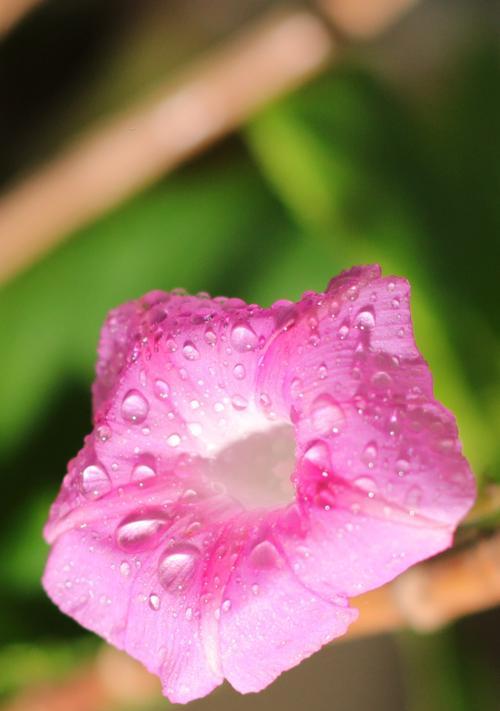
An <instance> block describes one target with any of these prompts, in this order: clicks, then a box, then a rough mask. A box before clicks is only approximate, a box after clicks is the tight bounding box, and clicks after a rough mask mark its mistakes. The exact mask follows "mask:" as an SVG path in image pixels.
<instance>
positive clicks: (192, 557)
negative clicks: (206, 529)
mask: <svg viewBox="0 0 500 711" xmlns="http://www.w3.org/2000/svg"><path fill="white" fill-rule="evenodd" d="M199 557H200V551H199V549H198V548H197V547H196V546H194V545H192V544H190V543H177V544H175V545H173V546H170V547H169V548H167V550H166V551H165V552H164V553H163V555H162V557H161V559H160V562H159V565H158V577H159V579H160V583H161V584H162V586H163V587H164V588H165V590H168V591H173V590H182V589H183V588H185V587H186V585H187V583H188V582H189V580H190V578H191V577H192V575H193V574H194V571H195V568H196V564H197V562H198V559H199Z"/></svg>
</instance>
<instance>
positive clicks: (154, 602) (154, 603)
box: [149, 593, 160, 610]
mask: <svg viewBox="0 0 500 711" xmlns="http://www.w3.org/2000/svg"><path fill="white" fill-rule="evenodd" d="M149 607H150V608H151V609H152V610H159V609H160V598H159V597H158V595H155V593H151V595H150V596H149Z"/></svg>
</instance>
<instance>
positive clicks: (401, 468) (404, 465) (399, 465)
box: [396, 459, 410, 477]
mask: <svg viewBox="0 0 500 711" xmlns="http://www.w3.org/2000/svg"><path fill="white" fill-rule="evenodd" d="M409 468H410V464H409V462H408V461H407V460H406V459H398V461H397V462H396V472H397V475H398V476H399V477H403V476H404V475H405V474H406V472H407V471H408V469H409Z"/></svg>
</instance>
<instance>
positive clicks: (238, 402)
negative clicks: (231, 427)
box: [231, 395, 248, 410]
mask: <svg viewBox="0 0 500 711" xmlns="http://www.w3.org/2000/svg"><path fill="white" fill-rule="evenodd" d="M231 405H232V406H233V407H234V409H235V410H245V409H246V408H247V407H248V400H247V399H246V398H245V397H243V396H242V395H233V397H232V398H231Z"/></svg>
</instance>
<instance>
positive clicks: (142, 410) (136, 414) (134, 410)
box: [121, 390, 149, 425]
mask: <svg viewBox="0 0 500 711" xmlns="http://www.w3.org/2000/svg"><path fill="white" fill-rule="evenodd" d="M121 412H122V417H123V419H124V420H126V421H127V422H131V423H132V424H134V425H138V424H140V423H141V422H144V420H145V419H146V417H147V414H148V412H149V403H148V401H147V400H146V398H145V397H144V395H141V393H140V392H139V391H138V390H129V391H128V393H127V394H126V395H125V397H124V398H123V401H122V408H121Z"/></svg>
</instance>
